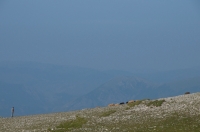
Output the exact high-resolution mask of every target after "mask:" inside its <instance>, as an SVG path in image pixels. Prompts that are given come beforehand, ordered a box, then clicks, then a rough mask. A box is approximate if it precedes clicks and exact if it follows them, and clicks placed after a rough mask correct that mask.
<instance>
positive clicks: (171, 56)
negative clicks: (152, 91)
mask: <svg viewBox="0 0 200 132" xmlns="http://www.w3.org/2000/svg"><path fill="white" fill-rule="evenodd" d="M1 61H35V62H43V63H52V64H62V65H74V66H80V67H88V68H95V69H101V70H108V69H119V70H126V71H140V72H142V71H148V70H156V71H163V70H172V69H180V68H190V67H196V66H200V2H199V1H198V0H1V1H0V62H1Z"/></svg>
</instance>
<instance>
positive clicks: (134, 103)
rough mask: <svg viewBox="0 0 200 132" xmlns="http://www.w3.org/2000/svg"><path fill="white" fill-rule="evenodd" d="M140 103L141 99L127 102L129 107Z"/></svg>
mask: <svg viewBox="0 0 200 132" xmlns="http://www.w3.org/2000/svg"><path fill="white" fill-rule="evenodd" d="M141 103H142V100H138V101H135V102H131V103H128V104H127V105H128V106H129V107H134V106H136V105H139V104H141Z"/></svg>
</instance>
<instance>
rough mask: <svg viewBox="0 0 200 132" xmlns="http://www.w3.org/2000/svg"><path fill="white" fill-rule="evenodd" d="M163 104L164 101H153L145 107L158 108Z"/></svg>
mask: <svg viewBox="0 0 200 132" xmlns="http://www.w3.org/2000/svg"><path fill="white" fill-rule="evenodd" d="M164 102H165V100H164V99H163V100H155V101H151V102H149V103H147V104H146V105H147V106H151V105H153V106H156V107H158V106H161V105H162V104H163V103H164Z"/></svg>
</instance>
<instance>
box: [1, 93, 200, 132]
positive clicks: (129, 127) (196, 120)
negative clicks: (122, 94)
mask: <svg viewBox="0 0 200 132" xmlns="http://www.w3.org/2000/svg"><path fill="white" fill-rule="evenodd" d="M0 131H2V132H12V131H15V132H22V131H29V132H66V131H69V132H83V131H86V132H102V131H103V132H106V131H109V132H122V131H124V132H189V131H190V132H199V131H200V93H195V94H188V95H180V96H176V97H168V98H162V99H157V100H138V101H136V102H132V103H131V104H124V105H118V106H110V107H99V108H93V109H84V110H79V111H72V112H62V113H52V114H45V115H33V116H24V117H14V118H0Z"/></svg>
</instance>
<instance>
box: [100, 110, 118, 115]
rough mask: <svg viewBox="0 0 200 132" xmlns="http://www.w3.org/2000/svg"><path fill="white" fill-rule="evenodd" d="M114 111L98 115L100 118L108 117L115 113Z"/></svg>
mask: <svg viewBox="0 0 200 132" xmlns="http://www.w3.org/2000/svg"><path fill="white" fill-rule="evenodd" d="M115 112H116V110H109V111H106V112H103V113H101V114H100V117H106V116H110V115H111V114H113V113H115Z"/></svg>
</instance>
